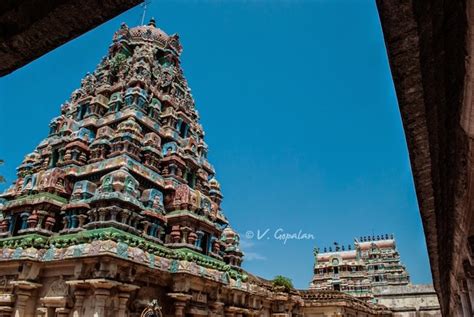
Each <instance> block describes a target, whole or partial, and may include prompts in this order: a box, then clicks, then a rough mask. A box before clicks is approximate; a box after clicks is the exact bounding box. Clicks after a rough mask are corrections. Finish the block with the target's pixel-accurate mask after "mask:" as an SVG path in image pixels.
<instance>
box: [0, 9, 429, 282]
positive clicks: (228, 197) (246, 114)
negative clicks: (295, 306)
mask: <svg viewBox="0 0 474 317" xmlns="http://www.w3.org/2000/svg"><path fill="white" fill-rule="evenodd" d="M141 11H142V10H141V9H140V8H134V9H132V10H130V11H128V12H126V13H125V14H122V15H121V16H119V17H117V18H115V19H113V20H112V21H109V22H107V23H106V24H104V25H102V26H100V27H98V28H96V29H95V30H93V31H91V32H88V33H87V34H85V35H83V36H81V37H80V38H78V39H76V40H74V41H72V42H70V43H67V44H66V45H64V46H62V47H60V48H58V49H56V50H55V51H53V52H51V53H49V54H47V55H45V56H43V57H42V58H40V59H38V60H36V61H34V62H33V63H31V64H29V65H27V66H26V67H23V68H22V69H20V70H18V71H16V72H14V73H13V74H11V75H8V76H6V77H3V78H1V79H0V135H1V137H0V158H3V159H4V160H5V161H6V163H5V165H4V166H3V167H0V173H1V174H3V175H4V176H6V178H7V180H8V182H9V183H10V182H12V181H13V180H14V178H15V168H16V166H18V165H19V164H20V162H21V160H22V158H23V156H24V155H25V154H27V153H29V152H31V151H32V150H33V149H34V147H35V146H36V145H37V144H38V143H39V142H40V140H41V139H42V138H44V137H45V136H46V135H47V132H48V123H49V121H50V119H52V118H53V117H55V116H57V115H58V114H59V107H60V105H61V103H62V102H63V101H64V100H66V99H67V98H68V97H69V95H70V93H71V92H72V91H73V90H74V89H75V88H77V87H78V86H79V84H80V80H81V78H82V77H83V76H84V75H85V74H86V72H88V71H89V72H90V71H93V69H94V68H95V66H96V65H97V64H98V62H99V61H100V59H101V57H102V56H104V55H105V54H106V52H107V48H108V45H109V44H110V43H111V39H112V35H113V33H114V31H115V30H116V29H118V27H119V26H120V23H121V22H126V23H127V24H128V25H129V26H135V25H137V24H138V23H139V21H140V16H141ZM150 16H154V17H155V18H156V20H157V25H158V26H160V27H161V28H162V29H164V30H165V31H166V32H167V33H169V34H171V33H175V32H177V33H179V34H180V37H181V41H182V44H183V47H184V52H183V55H182V65H183V68H184V72H185V75H186V77H187V79H188V82H189V85H190V87H191V88H192V91H193V95H194V97H195V100H196V104H197V107H198V110H199V112H200V114H201V122H202V124H203V126H204V129H205V131H206V139H207V142H208V144H209V149H210V153H209V157H210V161H211V162H212V163H213V164H214V166H215V167H216V171H217V176H218V179H219V180H220V182H221V185H222V189H223V193H224V196H225V197H224V204H223V208H224V212H225V213H226V215H227V216H228V218H229V219H230V221H231V223H232V225H233V227H235V229H236V230H237V231H238V232H240V233H241V234H242V236H243V237H242V240H243V242H242V243H243V247H244V251H246V252H247V254H248V256H247V259H246V261H245V262H244V267H245V268H246V269H248V270H249V271H250V272H252V273H254V274H257V275H261V276H263V277H266V278H272V277H273V276H275V275H277V274H282V275H286V276H288V277H290V278H292V279H293V281H294V284H295V286H296V287H300V288H304V287H307V286H308V283H309V282H310V280H311V276H312V265H313V255H312V249H313V247H314V246H315V245H316V244H317V245H319V246H326V245H330V244H331V243H332V242H334V241H339V242H340V243H344V244H348V243H351V242H352V239H353V237H358V236H360V235H369V234H372V233H375V234H380V233H386V232H387V233H394V234H395V235H396V237H397V240H398V246H399V249H400V252H401V254H402V260H403V262H404V263H405V264H406V265H407V266H408V269H409V271H410V273H411V276H412V280H413V281H414V282H416V283H429V282H431V274H430V269H429V264H428V258H427V253H426V247H425V242H424V236H423V231H422V225H421V221H420V216H419V212H418V207H417V202H416V196H415V192H414V188H413V181H412V176H411V171H410V164H409V159H408V154H407V148H406V143H405V139H404V135H403V129H402V124H401V119H400V114H399V110H398V105H397V101H396V96H395V92H394V88H393V84H392V80H391V76H390V69H389V65H388V62H387V57H386V52H385V48H384V41H383V36H382V31H381V27H380V23H379V19H378V15H377V10H376V7H375V3H374V1H363V0H358V1H355V0H348V1H338V0H326V1H322V0H321V1H318V0H312V1H269V0H267V1H263V0H262V1H154V2H153V3H152V4H151V5H150V7H149V10H148V13H147V20H148V18H149V17H150ZM2 188H5V186H4V185H1V187H0V189H2ZM278 228H282V229H283V230H284V231H285V232H287V233H292V232H298V231H299V230H301V231H302V232H303V233H307V234H312V235H314V236H315V239H314V240H311V239H309V240H291V241H287V243H286V244H284V243H282V241H279V240H276V239H274V238H273V235H274V232H275V231H276V230H277V229H278ZM266 229H270V230H269V233H268V234H267V236H266V237H271V238H270V239H266V238H264V239H261V240H258V239H256V237H254V238H253V239H246V238H245V233H246V232H247V231H249V230H251V231H253V232H254V233H255V234H256V233H257V230H260V232H261V233H263V232H264V231H266Z"/></svg>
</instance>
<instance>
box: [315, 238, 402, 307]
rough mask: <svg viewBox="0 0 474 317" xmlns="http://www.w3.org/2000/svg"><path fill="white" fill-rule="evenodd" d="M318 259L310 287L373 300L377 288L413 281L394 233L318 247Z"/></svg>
mask: <svg viewBox="0 0 474 317" xmlns="http://www.w3.org/2000/svg"><path fill="white" fill-rule="evenodd" d="M315 261H316V263H315V265H314V277H313V281H312V282H311V286H310V288H311V289H316V290H337V291H342V292H345V293H348V294H351V295H353V296H356V297H360V298H363V299H370V298H372V297H373V289H374V287H378V286H380V287H387V286H389V285H407V284H408V283H409V281H410V279H409V275H408V272H407V270H406V268H405V266H404V265H403V264H401V262H400V254H399V253H398V250H397V248H396V244H395V239H394V238H393V235H390V236H389V235H388V234H386V235H382V236H380V235H379V236H373V237H361V238H360V239H356V240H355V242H354V247H352V246H351V245H349V246H348V247H347V249H346V248H345V247H344V246H340V245H338V244H335V246H334V250H333V249H332V247H331V248H329V250H328V248H325V249H324V250H323V252H320V249H316V250H315Z"/></svg>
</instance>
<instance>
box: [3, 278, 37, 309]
mask: <svg viewBox="0 0 474 317" xmlns="http://www.w3.org/2000/svg"><path fill="white" fill-rule="evenodd" d="M10 284H11V285H13V286H15V289H16V291H15V295H16V300H15V307H14V308H13V316H15V317H23V316H26V315H27V311H28V309H27V303H28V300H29V299H30V298H31V296H32V293H33V290H34V289H36V288H38V287H41V286H42V285H41V284H37V283H33V282H28V281H12V282H10ZM31 312H33V313H34V309H32V310H31Z"/></svg>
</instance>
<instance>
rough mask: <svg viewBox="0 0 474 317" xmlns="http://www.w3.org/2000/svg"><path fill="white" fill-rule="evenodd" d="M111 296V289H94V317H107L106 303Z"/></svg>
mask: <svg viewBox="0 0 474 317" xmlns="http://www.w3.org/2000/svg"><path fill="white" fill-rule="evenodd" d="M109 296H110V290H108V289H105V288H96V289H95V290H94V304H95V305H94V315H93V316H94V317H105V303H106V301H107V297H109Z"/></svg>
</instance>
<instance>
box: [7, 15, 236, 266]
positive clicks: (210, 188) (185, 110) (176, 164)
mask: <svg viewBox="0 0 474 317" xmlns="http://www.w3.org/2000/svg"><path fill="white" fill-rule="evenodd" d="M181 52H182V48H181V44H180V42H179V37H178V35H168V34H166V33H165V32H164V31H162V30H161V29H159V28H157V27H156V26H155V21H154V20H151V21H150V23H149V24H148V25H143V26H138V27H134V28H129V27H128V26H126V25H125V24H123V25H122V26H121V27H120V29H119V30H118V31H117V32H116V33H115V35H114V37H113V42H112V44H111V45H110V47H109V51H108V55H107V56H106V57H104V58H103V59H102V61H101V62H100V64H99V65H98V66H97V68H96V70H95V71H94V72H93V73H88V74H87V75H86V76H85V77H84V78H83V79H82V81H81V85H80V87H79V88H78V89H76V90H75V91H74V92H73V93H72V94H71V97H70V99H69V100H68V101H66V102H65V103H64V104H63V105H62V106H61V113H60V115H59V116H58V117H56V118H54V119H53V120H52V121H51V124H50V132H49V135H48V136H47V137H46V138H45V139H44V140H43V141H42V142H41V143H40V144H39V145H38V147H37V148H36V149H34V151H33V152H32V153H31V154H28V155H27V156H26V157H25V160H24V161H23V163H22V164H21V165H20V166H19V167H18V179H17V180H16V182H15V183H14V184H13V185H12V186H11V187H10V188H9V189H8V190H7V191H6V192H5V193H4V194H3V195H2V198H3V199H4V200H5V201H4V204H3V206H2V207H1V208H2V209H1V211H2V214H3V218H2V220H1V224H0V237H3V238H9V237H16V236H25V235H30V234H35V235H38V236H42V237H45V238H47V237H56V236H61V235H68V234H74V233H78V232H83V231H87V230H95V229H107V228H115V229H118V230H120V231H123V232H126V233H129V234H132V235H134V236H137V237H140V238H143V239H144V241H147V242H150V243H155V244H158V245H160V246H164V247H166V248H167V249H170V250H173V249H187V250H192V251H193V252H196V253H197V254H202V255H206V256H209V257H211V258H214V259H216V260H219V261H225V262H227V264H228V265H230V266H232V267H236V268H238V267H239V266H240V263H241V262H242V257H243V254H242V252H240V251H236V250H238V245H236V244H238V241H239V240H238V235H236V234H235V232H233V231H232V232H233V234H234V235H233V236H232V239H230V238H225V237H224V236H223V231H225V230H226V229H225V228H226V227H227V226H228V225H229V223H228V221H227V219H226V217H225V216H224V214H223V212H222V210H221V206H220V205H221V201H222V194H221V191H220V185H219V183H218V182H217V180H216V178H215V171H214V168H213V167H212V165H211V164H210V163H209V162H208V160H207V151H208V147H207V145H206V143H205V141H204V131H203V129H202V126H201V125H200V124H199V114H198V112H197V110H196V109H195V105H194V100H193V97H192V94H191V90H190V89H189V87H188V84H187V82H186V79H185V78H184V75H183V71H182V69H181V66H180V54H181ZM228 231H229V230H227V232H228Z"/></svg>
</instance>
